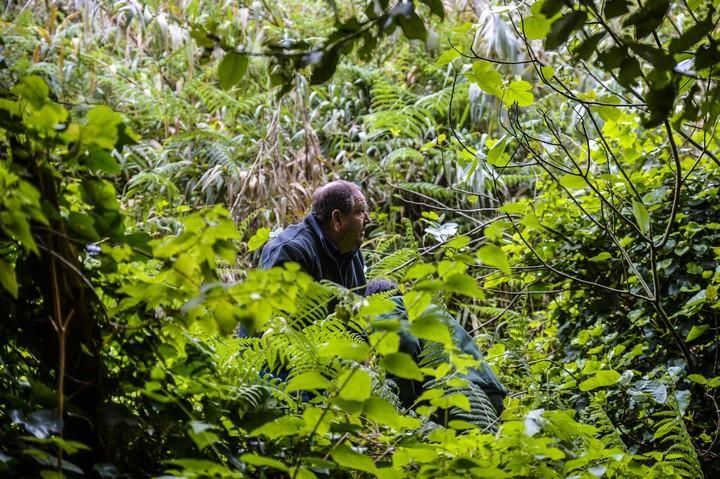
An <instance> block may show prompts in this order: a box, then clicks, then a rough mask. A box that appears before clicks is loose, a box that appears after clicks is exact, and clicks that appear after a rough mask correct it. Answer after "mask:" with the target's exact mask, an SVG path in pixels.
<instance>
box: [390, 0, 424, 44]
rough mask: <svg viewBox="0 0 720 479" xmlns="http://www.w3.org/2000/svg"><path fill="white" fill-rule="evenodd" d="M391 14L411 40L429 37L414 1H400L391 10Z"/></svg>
mask: <svg viewBox="0 0 720 479" xmlns="http://www.w3.org/2000/svg"><path fill="white" fill-rule="evenodd" d="M390 16H391V17H394V18H395V19H396V20H397V22H398V24H399V25H400V28H401V29H402V31H403V33H404V34H405V36H406V37H407V38H408V39H409V40H425V39H426V38H427V30H426V29H425V24H424V23H423V22H422V20H421V19H420V17H419V16H418V14H417V13H416V12H415V5H414V4H413V3H411V2H404V3H398V4H397V5H395V7H393V9H392V10H390Z"/></svg>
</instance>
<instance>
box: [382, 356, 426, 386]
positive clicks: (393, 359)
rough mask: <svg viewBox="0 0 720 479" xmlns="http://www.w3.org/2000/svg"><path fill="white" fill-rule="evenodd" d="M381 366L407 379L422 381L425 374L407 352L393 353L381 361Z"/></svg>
mask: <svg viewBox="0 0 720 479" xmlns="http://www.w3.org/2000/svg"><path fill="white" fill-rule="evenodd" d="M380 366H381V367H383V368H384V369H385V370H386V371H387V372H389V373H391V374H394V375H395V376H398V377H401V378H405V379H415V380H416V381H422V379H423V374H422V371H420V368H419V367H418V365H417V364H415V361H413V358H412V357H411V356H410V355H409V354H407V353H392V354H388V355H387V356H385V357H384V358H383V359H382V361H380Z"/></svg>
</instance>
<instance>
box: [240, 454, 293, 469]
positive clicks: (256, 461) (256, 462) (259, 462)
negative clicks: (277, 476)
mask: <svg viewBox="0 0 720 479" xmlns="http://www.w3.org/2000/svg"><path fill="white" fill-rule="evenodd" d="M240 460H241V461H243V462H245V463H247V464H251V465H253V466H266V467H272V468H273V469H279V470H281V471H287V470H288V468H287V466H286V465H285V464H283V463H282V462H280V461H278V460H277V459H273V458H271V457H265V456H260V455H258V454H243V455H242V456H240Z"/></svg>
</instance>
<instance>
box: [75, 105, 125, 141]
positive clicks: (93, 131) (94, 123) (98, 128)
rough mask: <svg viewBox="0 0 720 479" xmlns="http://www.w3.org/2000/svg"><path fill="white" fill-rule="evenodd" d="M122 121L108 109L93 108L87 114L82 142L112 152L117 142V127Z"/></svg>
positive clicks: (117, 114) (101, 107)
mask: <svg viewBox="0 0 720 479" xmlns="http://www.w3.org/2000/svg"><path fill="white" fill-rule="evenodd" d="M122 121H123V120H122V115H120V114H119V113H117V112H114V111H113V110H112V109H111V108H110V107H107V106H105V105H101V106H97V107H95V108H93V109H92V110H90V111H89V112H88V114H87V123H86V125H85V127H84V128H83V132H82V140H83V142H84V143H86V144H88V145H97V146H99V147H100V148H104V149H106V150H112V149H113V148H115V143H117V141H118V126H119V125H120V124H121V123H122Z"/></svg>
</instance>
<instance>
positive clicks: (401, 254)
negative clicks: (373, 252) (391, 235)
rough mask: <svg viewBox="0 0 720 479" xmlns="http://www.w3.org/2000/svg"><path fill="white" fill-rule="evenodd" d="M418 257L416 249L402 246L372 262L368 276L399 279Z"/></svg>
mask: <svg viewBox="0 0 720 479" xmlns="http://www.w3.org/2000/svg"><path fill="white" fill-rule="evenodd" d="M418 258H419V255H418V252H417V249H415V248H402V249H399V250H396V251H394V252H393V253H391V254H390V255H388V256H386V257H384V258H382V259H381V260H380V261H378V262H377V263H375V264H373V266H372V268H371V269H370V271H369V272H368V278H370V279H374V278H387V279H390V280H393V281H396V282H398V281H400V280H401V279H402V278H403V277H404V276H405V272H406V271H407V269H408V268H409V267H410V266H411V265H412V264H413V263H414V262H415V260H417V259H418Z"/></svg>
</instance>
